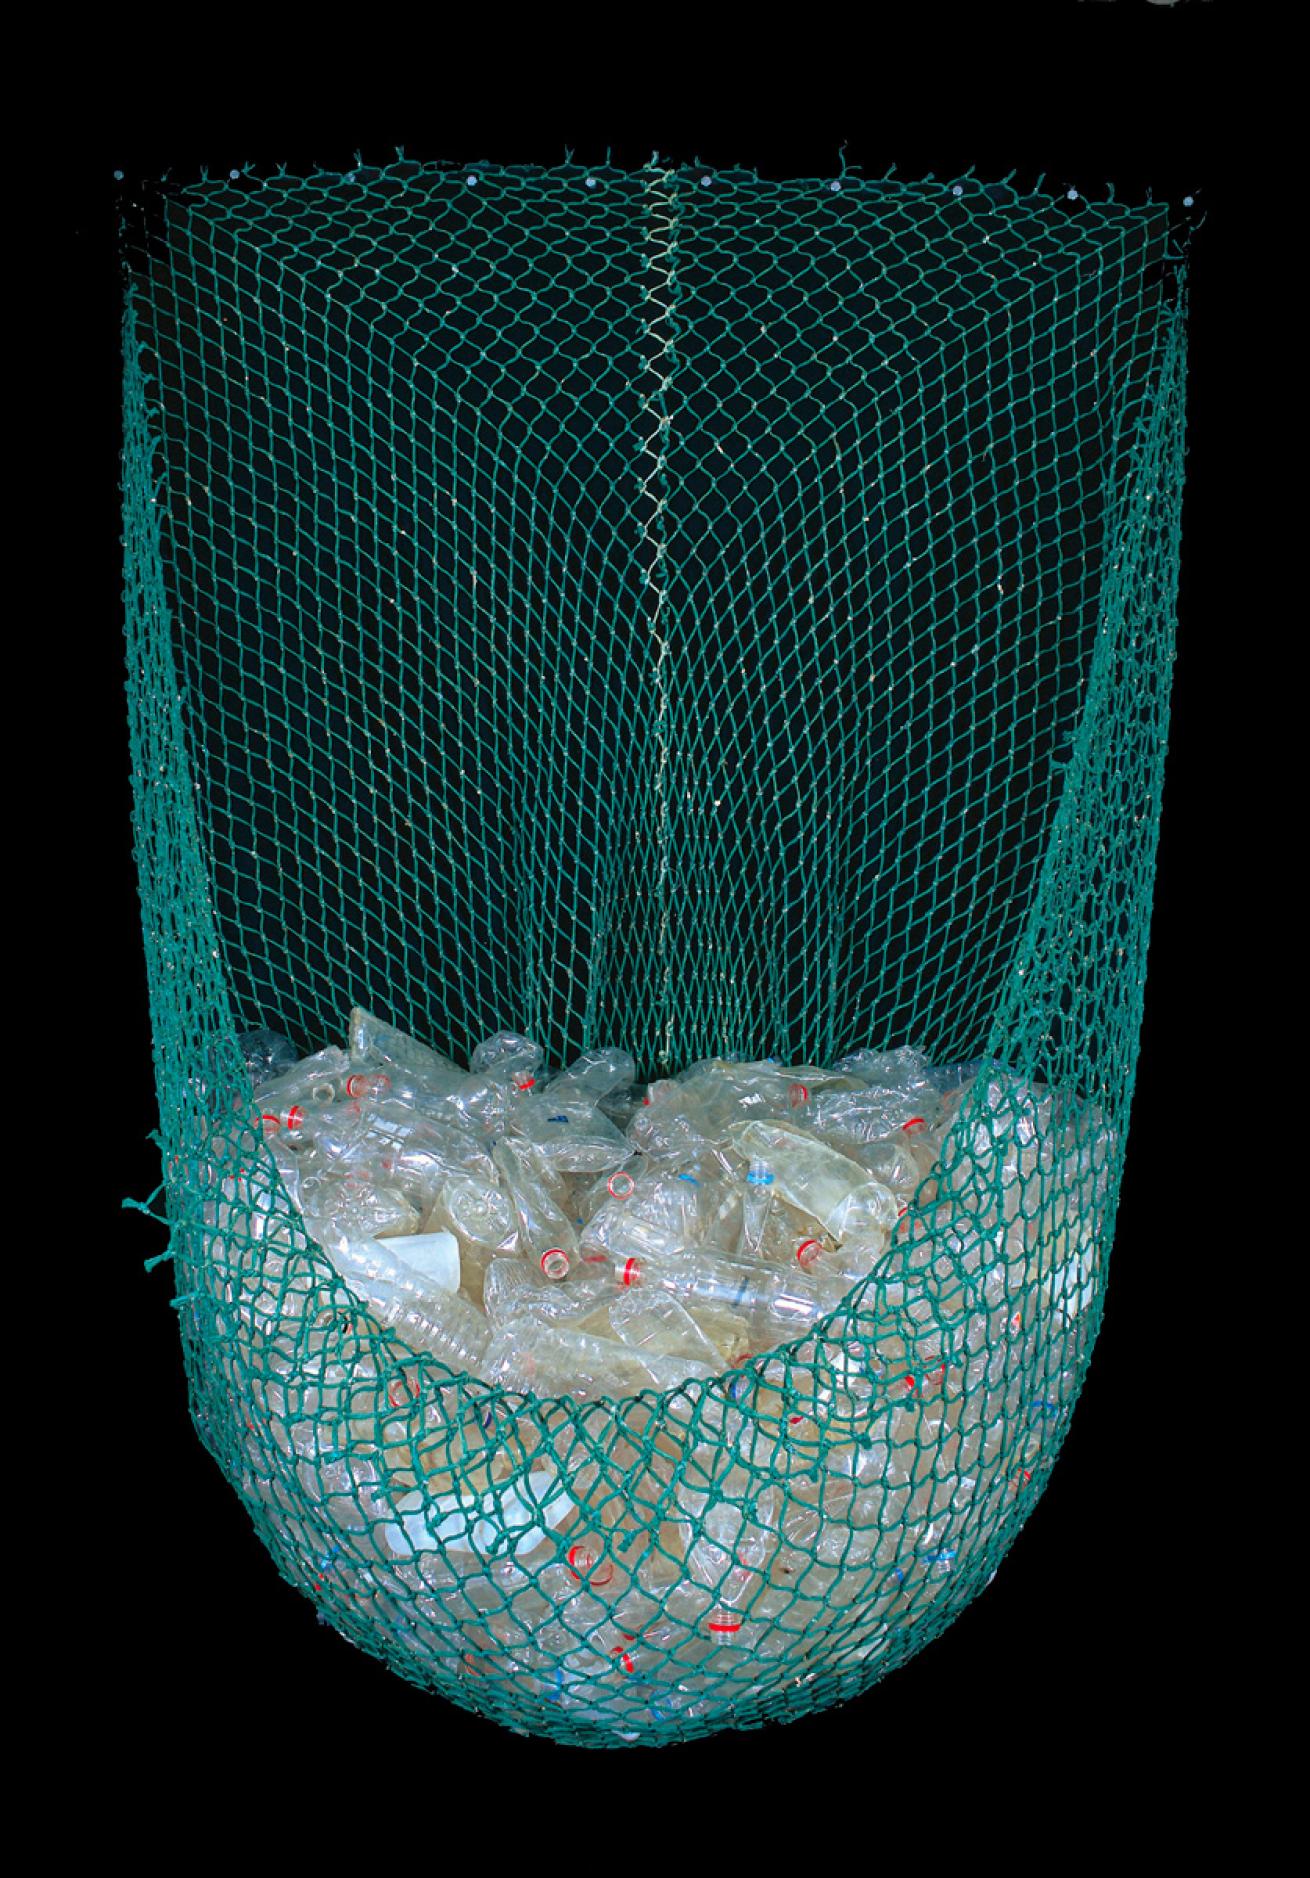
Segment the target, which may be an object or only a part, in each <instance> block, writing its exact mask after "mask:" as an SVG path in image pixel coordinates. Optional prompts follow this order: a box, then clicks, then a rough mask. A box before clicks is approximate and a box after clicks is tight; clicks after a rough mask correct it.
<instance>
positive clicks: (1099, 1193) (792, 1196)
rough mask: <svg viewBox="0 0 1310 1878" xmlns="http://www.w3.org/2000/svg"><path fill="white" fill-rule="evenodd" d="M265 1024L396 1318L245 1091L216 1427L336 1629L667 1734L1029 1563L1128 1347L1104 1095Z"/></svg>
mask: <svg viewBox="0 0 1310 1878" xmlns="http://www.w3.org/2000/svg"><path fill="white" fill-rule="evenodd" d="M242 1043H243V1047H244V1050H245V1053H246V1062H247V1066H248V1069H249V1071H250V1075H251V1079H252V1083H253V1085H254V1087H255V1090H256V1104H257V1112H258V1114H259V1116H260V1117H261V1118H262V1119H261V1120H260V1122H259V1123H258V1126H261V1127H262V1129H263V1132H264V1136H265V1139H266V1143H267V1146H268V1149H269V1150H270V1153H271V1155H272V1158H273V1160H274V1161H275V1162H276V1164H277V1168H278V1170H279V1171H280V1177H281V1181H282V1183H283V1185H284V1186H285V1188H286V1190H287V1192H288V1193H289V1195H290V1196H291V1198H292V1200H293V1201H294V1203H295V1205H296V1206H297V1207H298V1208H299V1209H300V1212H301V1214H302V1215H303V1218H304V1221H305V1223H306V1224H307V1226H308V1228H309V1230H310V1233H311V1235H312V1237H313V1239H314V1240H316V1241H317V1242H318V1243H319V1244H320V1245H321V1246H322V1247H323V1248H324V1249H325V1251H326V1253H327V1255H328V1257H329V1258H330V1259H331V1260H332V1262H333V1263H334V1265H335V1266H336V1269H337V1271H338V1272H339V1274H340V1275H341V1277H342V1279H343V1280H344V1283H345V1286H346V1287H347V1290H348V1291H349V1292H350V1293H353V1294H354V1297H355V1299H356V1300H357V1309H356V1310H353V1311H352V1310H346V1311H342V1310H341V1309H340V1308H339V1306H338V1305H337V1304H336V1303H335V1302H334V1303H333V1304H332V1305H331V1307H328V1308H325V1306H324V1301H323V1290H322V1286H321V1281H320V1279H319V1277H318V1276H317V1275H316V1274H315V1272H314V1271H313V1270H311V1269H308V1268H307V1265H306V1261H305V1259H304V1256H303V1254H302V1253H301V1252H300V1251H299V1249H298V1246H297V1243H296V1238H295V1236H294V1235H293V1234H292V1233H291V1232H290V1231H289V1230H288V1227H289V1221H288V1220H287V1217H286V1212H285V1206H284V1204H283V1202H282V1199H281V1197H280V1196H279V1195H278V1194H277V1193H276V1192H275V1191H274V1190H273V1188H271V1187H270V1185H269V1182H268V1172H269V1171H270V1170H268V1169H267V1166H266V1160H267V1157H263V1156H259V1155H257V1154H256V1153H254V1152H252V1150H253V1149H254V1148H255V1145H256V1144H255V1142H254V1140H253V1139H252V1137H251V1134H250V1124H249V1122H248V1120H247V1119H246V1118H247V1117H248V1116H249V1110H248V1109H247V1107H246V1105H245V1103H244V1101H242V1102H241V1103H240V1104H239V1110H240V1119H237V1118H235V1117H230V1116H229V1118H228V1119H219V1116H218V1115H217V1114H216V1112H215V1110H214V1108H213V1107H211V1108H210V1110H209V1120H208V1121H207V1123H206V1126H205V1147H204V1151H203V1152H204V1162H203V1165H202V1168H201V1174H200V1177H201V1179H202V1181H203V1183H204V1185H205V1186H206V1188H207V1192H208V1198H207V1200H206V1202H205V1221H206V1235H207V1237H206V1244H207V1247H208V1261H207V1263H208V1271H207V1274H206V1276H205V1278H204V1280H203V1282H204V1286H205V1296H206V1297H207V1299H208V1300H209V1308H210V1309H211V1310H212V1313H213V1335H212V1338H211V1341H210V1346H209V1347H210V1351H211V1356H210V1363H211V1365H212V1366H214V1368H215V1377H214V1379H213V1380H214V1381H215V1382H216V1384H217V1386H216V1387H213V1386H211V1391H210V1393H209V1395H207V1396H206V1398H205V1399H204V1400H203V1401H202V1403H201V1407H200V1420H201V1425H202V1427H204V1426H206V1425H209V1424H210V1423H211V1418H212V1417H213V1411H214V1408H215V1407H216V1406H218V1405H219V1404H221V1402H222V1394H223V1384H224V1383H226V1385H227V1395H228V1399H229V1409H230V1412H228V1410H220V1415H219V1418H217V1419H216V1420H214V1421H213V1435H214V1439H215V1441H216V1443H217V1444H219V1445H220V1447H221V1450H222V1452H223V1453H224V1454H225V1455H228V1456H232V1458H233V1459H234V1460H235V1462H236V1464H237V1465H238V1467H239V1469H240V1473H239V1479H240V1482H241V1486H242V1490H243V1493H244V1494H245V1496H246V1497H247V1499H248V1501H249V1503H250V1504H251V1505H252V1506H253V1505H258V1506H260V1507H261V1508H262V1518H263V1522H264V1530H265V1535H266V1538H267V1539H268V1542H269V1543H270V1545H272V1546H273V1548H274V1550H275V1552H276V1554H277V1556H278V1557H279V1558H280V1559H281V1560H282V1562H283V1566H284V1569H285V1570H286V1571H287V1572H288V1573H289V1574H290V1575H291V1576H292V1577H294V1578H298V1579H299V1580H301V1581H303V1582H304V1583H305V1585H306V1586H307V1588H308V1587H310V1586H312V1587H313V1595H314V1596H315V1598H316V1600H317V1601H319V1603H320V1607H322V1605H324V1604H326V1605H327V1608H328V1610H329V1611H330V1612H331V1616H330V1618H327V1617H325V1618H324V1621H330V1622H332V1623H333V1624H334V1625H335V1626H336V1627H337V1628H338V1629H340V1630H341V1631H342V1633H343V1634H345V1635H348V1636H350V1637H351V1638H353V1639H354V1640H355V1641H357V1642H358V1643H360V1644H361V1645H362V1646H363V1647H365V1648H369V1649H374V1650H377V1649H379V1648H380V1647H384V1648H385V1649H386V1651H387V1652H388V1653H389V1654H390V1657H391V1659H392V1660H394V1661H395V1662H396V1663H397V1664H398V1665H402V1664H403V1666H404V1668H405V1672H406V1673H413V1674H414V1675H415V1676H416V1677H418V1678H419V1679H420V1680H428V1679H434V1680H435V1681H436V1682H437V1684H438V1686H440V1687H442V1688H443V1689H446V1690H448V1691H449V1690H451V1689H453V1688H455V1687H457V1686H459V1687H463V1688H465V1689H466V1690H467V1692H468V1693H467V1697H466V1699H467V1701H468V1702H469V1704H470V1705H471V1706H475V1707H482V1708H484V1709H486V1710H487V1712H500V1710H499V1709H497V1707H496V1704H497V1702H499V1701H500V1700H501V1697H502V1695H503V1696H504V1701H505V1703H506V1704H507V1706H506V1708H505V1713H507V1714H512V1715H513V1716H514V1717H515V1719H516V1725H517V1721H518V1719H519V1718H521V1717H522V1716H523V1715H524V1714H525V1713H527V1712H528V1711H529V1710H530V1709H531V1707H532V1704H533V1703H536V1704H537V1705H538V1709H539V1712H540V1713H541V1714H543V1715H545V1714H547V1713H549V1714H551V1715H552V1716H554V1717H555V1718H556V1719H555V1721H554V1722H552V1724H551V1727H552V1729H553V1731H554V1732H556V1733H558V1732H559V1729H560V1727H561V1726H563V1725H564V1724H563V1723H562V1721H561V1720H560V1717H561V1716H562V1715H563V1714H564V1713H565V1712H567V1717H568V1723H567V1725H568V1727H569V1728H570V1729H571V1730H573V1731H574V1732H573V1734H572V1735H571V1737H570V1738H573V1739H577V1740H579V1741H589V1742H590V1741H594V1740H606V1739H614V1738H618V1739H621V1740H624V1741H631V1740H642V1739H650V1738H659V1737H661V1736H662V1735H664V1734H667V1733H668V1732H669V1731H670V1730H674V1731H683V1730H693V1731H694V1730H695V1729H696V1728H698V1727H700V1726H701V1725H702V1724H704V1725H705V1726H710V1725H713V1724H715V1723H716V1722H717V1721H719V1720H721V1719H722V1718H723V1716H724V1714H725V1713H728V1712H731V1713H732V1714H734V1715H735V1716H736V1717H737V1718H738V1719H739V1720H740V1719H745V1718H748V1717H750V1716H752V1715H754V1714H756V1713H759V1712H762V1710H761V1705H764V1706H765V1707H767V1704H768V1703H769V1701H770V1700H771V1699H773V1698H774V1697H776V1696H777V1695H778V1692H779V1691H780V1690H786V1691H791V1692H792V1693H793V1694H795V1692H797V1691H800V1692H802V1694H803V1692H804V1691H805V1690H806V1689H808V1688H809V1687H810V1685H811V1684H812V1683H814V1682H815V1679H816V1677H818V1676H820V1674H823V1675H829V1676H838V1677H846V1678H849V1679H850V1687H851V1688H852V1689H854V1688H855V1687H857V1686H862V1679H863V1678H864V1677H865V1675H866V1666H867V1665H868V1664H869V1663H870V1661H871V1660H872V1659H875V1658H878V1659H881V1666H883V1667H886V1666H888V1665H889V1664H890V1663H891V1662H893V1661H895V1660H899V1656H898V1652H899V1653H900V1654H901V1655H903V1654H904V1653H905V1652H906V1651H907V1650H908V1649H909V1648H910V1647H912V1643H911V1641H910V1639H911V1636H912V1633H913V1632H914V1631H915V1630H916V1628H917V1627H918V1626H920V1625H922V1624H925V1623H932V1622H936V1621H940V1613H941V1612H942V1611H943V1610H944V1609H945V1608H947V1606H948V1605H949V1604H950V1602H951V1600H952V1598H955V1597H964V1596H968V1595H970V1594H971V1593H970V1591H969V1585H970V1583H971V1582H973V1583H974V1589H976V1588H977V1582H976V1581H978V1580H979V1578H980V1575H981V1574H983V1573H984V1572H990V1570H991V1569H992V1565H991V1562H990V1561H991V1551H990V1550H989V1545H990V1543H991V1542H990V1540H989V1535H991V1534H994V1532H995V1530H996V1527H997V1524H998V1522H1001V1521H1003V1520H1005V1519H1006V1518H1008V1517H1009V1516H1010V1514H1011V1513H1012V1512H1014V1511H1019V1510H1021V1509H1022V1507H1023V1505H1024V1504H1025V1503H1026V1500H1027V1499H1028V1497H1029V1496H1031V1495H1032V1494H1034V1493H1035V1492H1036V1491H1037V1490H1038V1484H1037V1483H1039V1481H1040V1479H1041V1476H1042V1474H1043V1473H1044V1471H1045V1469H1046V1467H1047V1466H1048V1465H1049V1461H1050V1458H1051V1456H1052V1455H1053V1454H1054V1452H1055V1451H1056V1449H1057V1448H1058V1445H1059V1441H1060V1438H1061V1431H1062V1428H1063V1426H1064V1424H1065V1420H1066V1418H1067V1415H1068V1413H1069V1411H1070V1409H1071V1407H1072V1404H1073V1401H1074V1398H1075V1397H1076V1395H1077V1392H1078V1388H1079V1384H1080V1380H1081V1373H1082V1363H1083V1360H1084V1357H1085V1351H1086V1348H1087V1346H1088V1344H1089V1341H1090V1334H1091V1329H1092V1327H1093V1320H1094V1311H1093V1309H1092V1308H1091V1307H1092V1305H1093V1301H1094V1299H1095V1298H1096V1295H1097V1292H1098V1289H1099V1286H1100V1282H1101V1275H1102V1267H1101V1262H1100V1256H1101V1255H1100V1245H1101V1225H1102V1220H1103V1212H1104V1206H1105V1198H1106V1194H1107V1191H1108V1170H1109V1167H1110V1163H1111V1159H1112V1156H1113V1153H1114V1148H1115V1140H1114V1134H1113V1131H1112V1129H1111V1128H1110V1127H1109V1125H1108V1124H1107V1122H1106V1120H1105V1118H1104V1117H1103V1115H1102V1114H1101V1113H1100V1111H1099V1110H1098V1109H1097V1108H1096V1106H1095V1105H1094V1104H1093V1103H1091V1102H1089V1101H1087V1100H1086V1099H1084V1098H1081V1097H1078V1096H1075V1095H1074V1094H1072V1093H1062V1092H1060V1091H1058V1090H1052V1089H1050V1088H1046V1087H1042V1086H1041V1085H1034V1084H1030V1083H1027V1082H1025V1081H1024V1080H1023V1079H1021V1078H1020V1077H1019V1076H1017V1075H1016V1074H1015V1073H1014V1072H1013V1071H1011V1070H1009V1069H1007V1068H1005V1067H1003V1066H1000V1065H997V1064H994V1063H987V1064H971V1065H964V1066H960V1067H957V1068H953V1069H940V1068H933V1067H932V1066H930V1064H929V1063H928V1062H927V1061H926V1059H925V1057H924V1056H923V1054H922V1053H920V1052H919V1051H917V1050H914V1049H910V1048H904V1049H898V1050H893V1051H890V1052H886V1053H877V1052H873V1051H859V1052H857V1053H855V1054H854V1055H851V1056H847V1057H845V1058H843V1059H842V1060H841V1061H840V1062H838V1063H836V1064H834V1065H833V1066H832V1067H831V1068H828V1069H820V1068H812V1067H808V1066H801V1067H785V1066H783V1065H781V1064H779V1063H776V1062H771V1061H766V1062H754V1063H746V1062H734V1061H727V1060H722V1059H715V1060H712V1061H709V1062H703V1063H698V1064H695V1065H693V1066H692V1067H691V1068H689V1069H687V1070H686V1071H684V1072H683V1073H682V1074H680V1075H678V1076H676V1077H673V1078H670V1079H668V1080H663V1081H658V1082H654V1083H651V1084H650V1085H648V1086H645V1087H642V1086H640V1085H639V1084H638V1082H637V1080H636V1068H635V1065H634V1063H633V1060H632V1058H631V1057H630V1056H628V1055H627V1054H625V1053H624V1052H623V1051H621V1050H616V1049H604V1050H593V1051H589V1052H587V1053H586V1054H585V1055H583V1056H582V1057H580V1058H579V1059H578V1060H577V1061H576V1062H574V1063H572V1064H570V1065H569V1066H568V1067H567V1068H566V1069H563V1070H560V1071H559V1072H557V1073H555V1074H551V1073H549V1072H548V1070H547V1068H546V1066H545V1063H544V1061H543V1055H542V1052H541V1050H540V1049H538V1048H537V1047H536V1046H535V1045H534V1044H532V1043H530V1042H529V1041H528V1040H527V1039H525V1038H523V1037H518V1036H509V1035H501V1036H496V1037H492V1038H489V1039H488V1040H487V1041H486V1042H484V1043H482V1044H480V1045H479V1046H478V1048H477V1049H476V1050H475V1051H474V1053H473V1058H472V1062H471V1064H470V1066H469V1067H468V1068H467V1069H462V1068H460V1067H458V1066H457V1065H455V1064H454V1063H452V1062H450V1061H449V1060H448V1059H447V1058H445V1057H443V1056H441V1055H439V1054H438V1053H437V1052H436V1051H434V1050H431V1049H428V1048H426V1047H425V1046H424V1045H422V1044H420V1043H418V1042H417V1041H416V1040H415V1039H414V1038H412V1037H410V1036H407V1035H405V1034H404V1033H402V1032H400V1031H398V1030H396V1029H395V1028H393V1027H392V1026H390V1025H388V1024H385V1023H381V1022H379V1021H378V1020H377V1019H375V1018H373V1017H370V1016H368V1015H367V1014H366V1013H364V1012H362V1011H355V1012H354V1013H352V1016H351V1019H350V1029H349V1037H348V1040H347V1046H346V1048H344V1049H339V1048H329V1049H325V1050H321V1051H319V1052H318V1053H317V1054H316V1055H314V1056H311V1057H308V1058H306V1059H304V1060H297V1053H296V1051H295V1050H294V1048H293V1047H292V1046H291V1045H290V1044H289V1043H288V1042H287V1041H286V1040H285V1039H284V1038H281V1037H278V1036H276V1035H274V1034H272V1033H271V1032H268V1031H260V1032H257V1033H252V1034H249V1035H247V1036H246V1037H245V1038H244V1039H243V1040H242ZM227 1104H228V1098H227V1097H226V1095H225V1096H224V1098H223V1106H224V1107H227ZM948 1133H949V1136H950V1139H949V1141H948V1139H947V1137H948ZM256 1163H265V1164H263V1165H257V1164H256ZM866 1276H867V1277H868V1278H869V1282H868V1285H867V1286H866V1287H865V1289H864V1293H863V1300H862V1302H861V1303H860V1305H859V1307H858V1313H857V1314H853V1307H852V1304H851V1300H850V1298H849V1295H848V1293H849V1291H850V1288H851V1287H852V1286H853V1285H855V1284H857V1283H859V1282H860V1281H861V1280H863V1279H865V1278H866ZM843 1300H844V1302H843ZM191 1308H192V1309H193V1310H196V1309H197V1308H198V1307H197V1305H196V1304H195V1303H194V1302H193V1304H192V1307H191ZM361 1314H362V1315H365V1316H371V1317H372V1318H373V1319H375V1320H376V1322H377V1323H378V1324H380V1325H382V1326H384V1327H386V1328H388V1329H390V1330H391V1331H393V1332H394V1333H395V1337H396V1343H395V1345H394V1346H392V1345H391V1344H390V1342H388V1344H387V1345H385V1346H383V1345H380V1344H379V1343H378V1342H377V1341H375V1340H373V1339H369V1338H366V1337H364V1336H362V1335H361V1334H360V1325H359V1323H358V1321H357V1320H358V1317H359V1315H361ZM197 1325H198V1327H199V1319H197ZM780 1345H786V1346H787V1348H785V1349H783V1348H780V1347H779V1346H780ZM407 1349H408V1350H412V1351H429V1352H432V1353H433V1354H434V1355H435V1356H436V1357H437V1358H438V1359H439V1360H440V1362H441V1363H442V1364H444V1365H446V1366H448V1369H449V1371H452V1372H455V1375H454V1376H453V1377H452V1378H451V1380H449V1381H443V1380H442V1379H441V1376H440V1374H437V1375H435V1376H434V1375H433V1374H431V1373H429V1372H427V1371H426V1370H425V1369H424V1368H422V1367H421V1366H419V1365H415V1364H410V1363H408V1361H407ZM466 1378H473V1379H475V1380H472V1381H468V1380H465V1379H466ZM477 1378H481V1379H484V1380H483V1381H478V1380H476V1379H477ZM706 1379H708V1380H706ZM486 1383H491V1384H499V1385H502V1388H501V1390H498V1391H493V1392H488V1391H486V1388H485V1384H486ZM656 1390H657V1391H660V1392H661V1393H660V1394H659V1395H658V1396H656V1395H653V1394H651V1393H650V1392H651V1391H656ZM600 1397H605V1398H606V1400H604V1401H601V1400H598V1399H597V1398H600ZM569 1398H574V1399H573V1400H570V1399H569ZM234 1444H235V1454H233V1446H234ZM933 1612H936V1613H938V1616H937V1617H932V1616H930V1615H929V1614H930V1613H933ZM320 1614H322V1611H321V1610H320ZM380 1640H381V1641H380ZM506 1692H509V1693H506ZM511 1694H512V1701H511V1699H510V1696H511ZM789 1699H790V1698H789Z"/></svg>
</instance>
